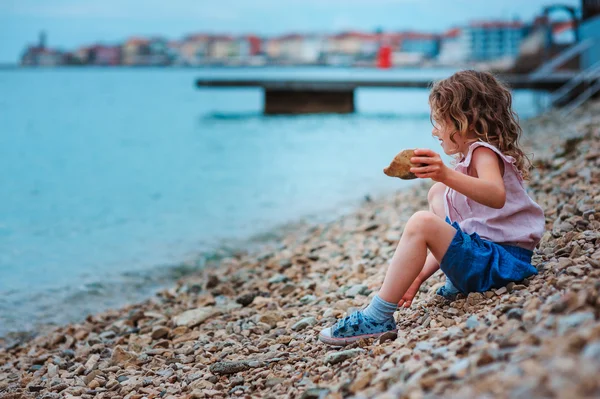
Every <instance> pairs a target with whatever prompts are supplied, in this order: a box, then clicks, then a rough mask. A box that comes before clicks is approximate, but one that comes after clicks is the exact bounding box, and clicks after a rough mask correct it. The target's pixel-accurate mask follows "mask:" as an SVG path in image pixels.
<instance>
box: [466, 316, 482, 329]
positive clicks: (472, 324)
mask: <svg viewBox="0 0 600 399" xmlns="http://www.w3.org/2000/svg"><path fill="white" fill-rule="evenodd" d="M466 325H467V328H470V329H475V328H477V327H479V319H478V318H477V316H475V315H472V316H469V318H468V319H467V322H466Z"/></svg>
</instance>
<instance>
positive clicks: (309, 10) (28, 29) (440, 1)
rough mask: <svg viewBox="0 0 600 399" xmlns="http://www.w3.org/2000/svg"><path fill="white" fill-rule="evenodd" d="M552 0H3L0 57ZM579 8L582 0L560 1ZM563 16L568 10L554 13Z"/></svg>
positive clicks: (502, 8) (467, 17)
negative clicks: (36, 46)
mask: <svg viewBox="0 0 600 399" xmlns="http://www.w3.org/2000/svg"><path fill="white" fill-rule="evenodd" d="M554 2H555V1H553V0H495V1H493V0H218V1H209V0H0V63H15V62H17V60H18V59H19V57H20V54H21V53H22V51H23V48H24V47H25V46H26V45H27V44H33V43H35V42H37V38H38V35H39V32H40V31H41V30H44V31H45V32H46V34H47V37H48V41H47V42H48V45H49V46H52V47H58V48H61V49H64V50H69V49H75V48H77V47H78V46H81V45H84V44H91V43H106V44H110V43H118V42H120V41H123V40H124V39H126V38H127V37H129V36H134V35H136V36H137V35H142V36H164V37H167V38H169V39H178V38H181V37H182V36H184V35H186V34H188V33H198V32H208V33H230V34H245V33H255V34H259V35H264V36H269V35H277V34H281V33H287V32H300V33H306V32H321V33H329V32H336V31H342V30H348V29H357V30H365V31H374V30H376V29H378V28H381V29H383V30H384V31H402V30H422V31H429V32H443V31H444V30H446V29H448V28H451V27H454V26H460V25H462V24H465V23H467V22H468V21H472V20H483V19H485V20H489V19H492V20H499V19H504V20H506V19H514V18H519V19H521V20H523V21H529V20H531V19H532V18H533V17H534V16H536V15H538V14H540V13H541V11H542V8H543V6H544V5H548V4H551V3H554ZM559 2H560V3H562V4H568V5H574V6H579V4H580V0H560V1H559ZM553 15H555V18H556V19H563V18H564V17H565V13H564V12H560V11H558V12H556V13H555V14H553Z"/></svg>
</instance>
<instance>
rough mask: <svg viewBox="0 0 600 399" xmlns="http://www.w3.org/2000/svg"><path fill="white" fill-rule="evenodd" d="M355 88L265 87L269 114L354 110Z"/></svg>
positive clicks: (344, 111) (343, 112) (266, 112)
mask: <svg viewBox="0 0 600 399" xmlns="http://www.w3.org/2000/svg"><path fill="white" fill-rule="evenodd" d="M354 109H355V108H354V89H348V90H331V91H327V90H285V89H284V90H281V89H269V88H265V107H264V112H265V114H267V115H278V114H317V113H337V114H349V113H352V112H354Z"/></svg>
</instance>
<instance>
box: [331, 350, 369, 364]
mask: <svg viewBox="0 0 600 399" xmlns="http://www.w3.org/2000/svg"><path fill="white" fill-rule="evenodd" d="M364 351H365V350H364V349H362V348H354V349H348V350H345V351H341V352H333V353H329V354H328V355H327V356H325V361H324V362H325V364H337V363H341V362H343V361H344V360H347V359H351V358H353V357H356V356H358V355H359V354H361V353H363V352H364Z"/></svg>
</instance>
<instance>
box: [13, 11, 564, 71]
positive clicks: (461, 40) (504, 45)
mask: <svg viewBox="0 0 600 399" xmlns="http://www.w3.org/2000/svg"><path fill="white" fill-rule="evenodd" d="M572 31H573V24H572V23H571V22H555V23H552V24H549V22H548V20H547V19H546V18H545V17H543V16H540V17H538V18H536V19H535V20H534V21H532V22H530V23H524V22H521V21H518V20H513V21H474V22H471V23H468V24H466V25H465V26H460V27H455V28H452V29H449V30H448V31H446V32H444V33H441V34H439V33H427V32H415V31H410V32H382V31H377V32H358V31H348V32H341V33H338V34H332V35H324V34H323V35H319V34H297V33H293V34H287V35H283V36H279V37H260V36H257V35H243V36H231V35H215V34H203V33H200V34H190V35H188V36H186V37H184V38H182V39H181V40H167V39H165V38H162V37H131V38H129V39H128V40H126V41H125V42H123V43H114V44H101V43H96V44H91V45H88V46H83V47H81V48H78V49H74V50H61V49H57V48H49V47H48V46H47V45H46V33H45V32H41V33H40V37H39V39H38V43H37V44H35V45H30V46H28V47H27V48H26V49H25V50H24V52H23V54H22V57H21V62H20V64H21V65H22V66H49V67H52V66H63V65H70V66H155V67H157V66H165V67H166V66H189V67H200V66H268V65H290V66H302V65H323V66H358V67H370V66H377V65H378V63H382V62H383V63H386V64H387V65H385V66H387V67H390V66H394V67H403V66H457V65H465V64H477V63H480V64H482V63H483V64H485V63H488V64H490V65H503V64H507V65H508V64H511V63H512V62H514V60H515V59H516V58H517V57H519V55H521V54H523V53H527V52H534V51H536V49H539V48H541V47H544V46H546V45H547V43H546V42H547V41H550V42H560V41H572V40H574V39H573V32H572Z"/></svg>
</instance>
